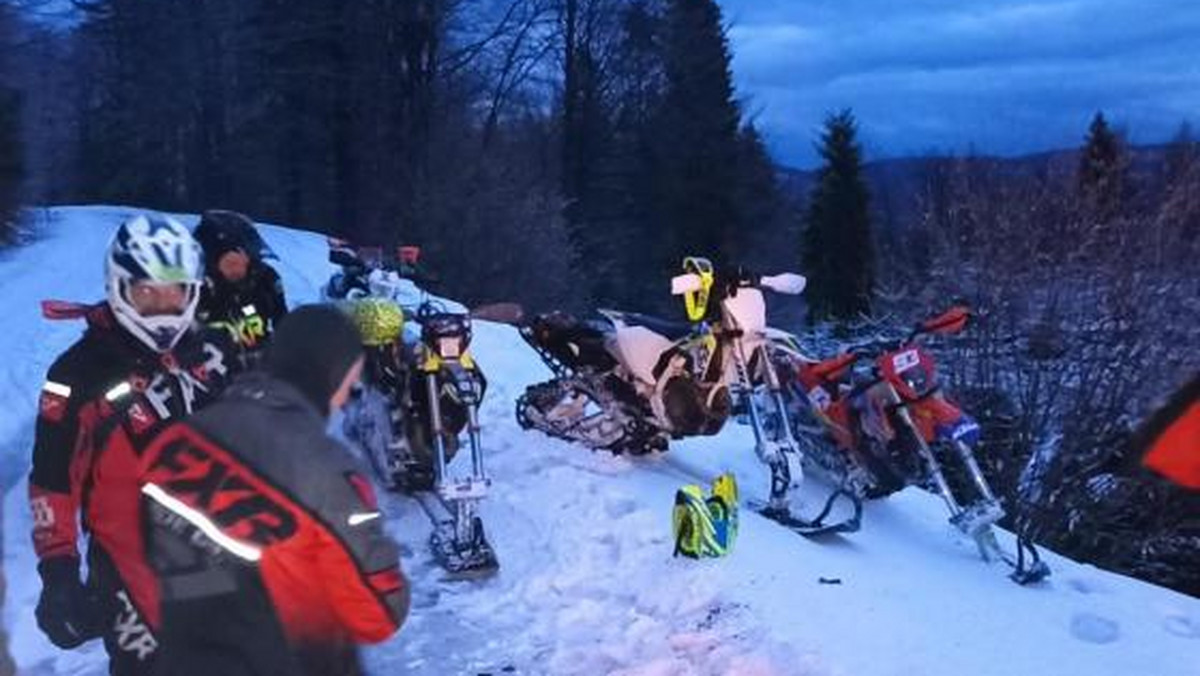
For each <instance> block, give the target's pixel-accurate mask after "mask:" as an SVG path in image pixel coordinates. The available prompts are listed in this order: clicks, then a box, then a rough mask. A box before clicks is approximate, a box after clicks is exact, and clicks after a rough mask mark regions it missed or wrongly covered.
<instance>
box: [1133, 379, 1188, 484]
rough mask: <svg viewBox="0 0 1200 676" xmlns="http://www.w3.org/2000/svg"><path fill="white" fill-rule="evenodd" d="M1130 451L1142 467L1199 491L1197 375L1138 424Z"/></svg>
mask: <svg viewBox="0 0 1200 676" xmlns="http://www.w3.org/2000/svg"><path fill="white" fill-rule="evenodd" d="M1134 448H1135V449H1136V450H1137V451H1138V453H1139V454H1142V455H1143V457H1142V464H1144V465H1145V466H1146V467H1149V468H1150V469H1152V470H1154V471H1155V472H1158V473H1159V474H1161V475H1163V476H1165V477H1167V478H1168V479H1170V480H1171V481H1174V482H1175V483H1177V484H1179V485H1180V486H1184V487H1186V488H1191V489H1194V490H1200V374H1197V375H1196V377H1194V378H1192V380H1191V382H1189V383H1188V384H1187V385H1184V386H1183V389H1181V390H1179V391H1178V392H1176V393H1175V395H1174V396H1172V397H1171V399H1170V401H1168V402H1167V405H1166V406H1164V407H1163V408H1162V409H1160V410H1159V411H1158V412H1156V413H1155V414H1154V415H1152V416H1151V417H1150V419H1149V420H1148V421H1146V423H1145V424H1144V425H1142V427H1141V429H1139V430H1138V433H1137V437H1136V438H1135V439H1134Z"/></svg>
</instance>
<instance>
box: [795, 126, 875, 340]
mask: <svg viewBox="0 0 1200 676" xmlns="http://www.w3.org/2000/svg"><path fill="white" fill-rule="evenodd" d="M857 133H858V126H857V122H856V121H855V119H854V115H853V114H852V113H851V112H850V110H843V111H842V112H840V113H837V114H834V115H830V116H829V117H827V118H826V119H825V130H824V133H823V134H822V136H821V143H820V145H819V146H818V150H819V152H820V154H821V157H822V158H823V159H824V162H825V163H824V166H822V167H821V169H820V171H819V172H818V174H817V182H816V185H815V187H814V188H813V192H812V198H811V201H810V203H809V209H808V216H807V219H806V220H807V222H806V229H805V231H804V274H805V275H807V277H808V288H807V291H806V296H807V298H808V303H809V319H810V320H814V321H815V320H822V319H835V320H847V319H852V318H854V317H856V316H858V315H860V314H867V313H869V312H870V310H871V299H872V295H873V293H874V285H875V251H874V246H873V244H872V238H871V225H870V217H869V215H868V211H867V209H868V202H869V195H868V193H867V186H866V183H865V182H864V180H863V176H862V150H861V148H860V147H859V145H858V142H857V140H856V136H857Z"/></svg>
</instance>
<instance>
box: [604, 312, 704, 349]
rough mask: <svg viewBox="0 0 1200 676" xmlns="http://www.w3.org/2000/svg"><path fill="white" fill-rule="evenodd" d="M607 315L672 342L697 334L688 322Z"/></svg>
mask: <svg viewBox="0 0 1200 676" xmlns="http://www.w3.org/2000/svg"><path fill="white" fill-rule="evenodd" d="M606 314H608V315H609V316H611V317H613V318H615V319H617V320H618V321H620V322H621V323H623V324H626V325H628V326H640V327H642V328H644V329H648V330H650V331H653V332H654V333H657V334H658V335H660V336H662V337H664V338H666V339H668V340H670V341H671V342H675V341H678V340H682V339H684V338H687V337H688V336H690V335H692V333H694V332H695V329H694V327H693V326H692V325H691V324H689V323H687V322H678V321H674V320H670V319H662V318H660V317H654V316H652V315H644V314H641V313H638V312H606Z"/></svg>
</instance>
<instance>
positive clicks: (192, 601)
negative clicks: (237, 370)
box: [142, 305, 409, 676]
mask: <svg viewBox="0 0 1200 676" xmlns="http://www.w3.org/2000/svg"><path fill="white" fill-rule="evenodd" d="M362 364H363V356H362V348H361V338H360V336H359V334H358V331H357V329H356V328H355V327H354V325H353V324H352V323H350V320H349V318H348V317H346V316H345V315H344V314H343V313H342V312H341V311H340V310H338V309H336V308H334V307H333V306H317V305H313V306H305V307H301V308H299V309H297V310H296V311H294V312H292V313H291V314H289V315H288V316H287V317H285V318H284V320H283V321H282V322H281V323H280V327H279V330H278V331H277V332H276V334H275V337H274V339H273V341H272V344H271V345H270V346H268V348H267V351H266V354H265V360H264V364H263V369H262V370H261V371H257V372H251V373H248V374H246V375H244V376H242V378H240V379H239V380H238V381H237V382H235V383H234V384H233V385H232V386H230V388H229V389H227V390H226V391H225V392H224V393H223V394H222V396H221V397H220V398H219V399H218V400H217V402H216V403H214V404H213V405H212V406H210V407H208V408H206V409H205V410H204V411H201V412H200V413H198V414H196V415H194V416H192V417H191V418H189V419H188V420H186V421H184V422H181V423H177V424H174V425H172V426H171V427H170V428H168V429H167V430H166V431H164V432H163V434H162V435H161V436H159V437H158V438H157V439H156V440H155V442H154V444H152V446H151V447H150V448H149V449H147V451H146V454H145V463H146V464H145V466H146V468H147V471H146V473H145V475H144V477H143V481H144V485H143V488H142V493H143V494H144V495H145V498H146V499H145V502H146V504H147V506H148V507H147V509H146V511H145V512H144V514H145V516H146V517H147V518H148V519H149V523H148V528H149V538H148V546H149V557H150V560H151V563H152V565H153V566H154V568H155V570H156V571H157V573H158V575H159V578H160V581H161V588H162V606H161V609H162V631H161V635H162V654H161V657H160V660H159V667H160V669H161V673H162V674H164V675H165V674H170V675H171V676H191V675H193V674H195V675H196V676H200V675H201V674H203V675H209V674H222V675H223V676H231V675H246V676H249V675H252V674H253V675H256V676H258V675H262V676H266V675H275V674H278V675H280V676H282V675H284V674H286V675H288V676H301V675H313V676H317V675H320V676H354V675H357V674H361V667H360V665H359V662H358V656H357V648H356V644H357V643H362V642H378V641H382V640H384V639H386V638H388V637H389V636H391V635H392V634H393V633H395V632H396V631H397V630H398V629H399V628H400V625H401V624H402V623H403V622H404V619H405V617H406V615H407V613H408V606H409V588H408V582H407V580H406V579H405V577H404V574H403V573H402V572H401V569H400V561H399V553H398V548H397V546H396V544H395V543H394V542H392V540H390V539H389V538H388V537H387V536H386V535H385V534H384V532H383V519H382V513H381V512H380V510H379V506H378V505H377V503H376V500H375V495H374V492H373V489H372V487H371V484H370V482H369V481H368V480H367V479H366V478H365V476H366V475H365V473H364V472H363V471H361V470H360V468H359V466H358V463H357V461H356V460H355V459H354V457H353V456H352V455H351V454H350V453H349V451H348V450H347V449H345V448H344V447H342V446H341V445H340V444H339V443H338V442H336V441H334V440H333V439H331V438H330V437H328V436H327V435H326V432H325V427H326V421H327V417H328V416H329V415H330V413H331V411H333V410H335V409H337V408H340V407H341V406H342V405H343V404H344V403H345V401H346V398H347V397H348V396H349V392H350V388H351V387H352V385H353V384H354V383H355V382H356V381H357V379H358V377H359V374H360V373H361V370H362Z"/></svg>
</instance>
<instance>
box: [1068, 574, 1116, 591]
mask: <svg viewBox="0 0 1200 676" xmlns="http://www.w3.org/2000/svg"><path fill="white" fill-rule="evenodd" d="M1067 586H1068V587H1070V588H1071V590H1072V591H1075V592H1078V593H1080V594H1104V593H1107V592H1108V589H1107V588H1106V587H1105V586H1104V585H1103V584H1101V583H1100V582H1097V581H1096V580H1088V579H1086V578H1082V577H1073V578H1070V579H1069V580H1067Z"/></svg>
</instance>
